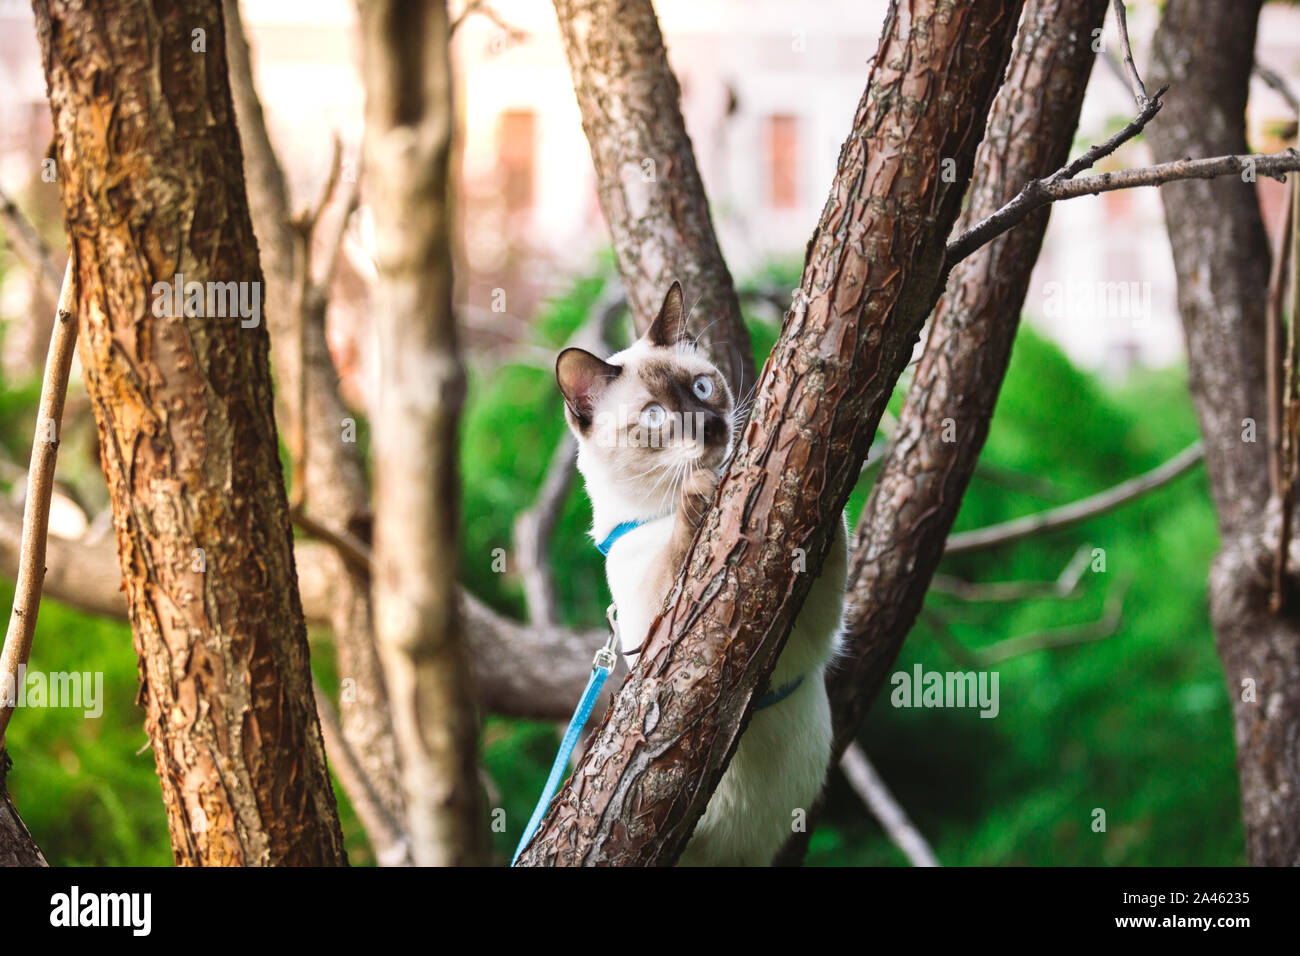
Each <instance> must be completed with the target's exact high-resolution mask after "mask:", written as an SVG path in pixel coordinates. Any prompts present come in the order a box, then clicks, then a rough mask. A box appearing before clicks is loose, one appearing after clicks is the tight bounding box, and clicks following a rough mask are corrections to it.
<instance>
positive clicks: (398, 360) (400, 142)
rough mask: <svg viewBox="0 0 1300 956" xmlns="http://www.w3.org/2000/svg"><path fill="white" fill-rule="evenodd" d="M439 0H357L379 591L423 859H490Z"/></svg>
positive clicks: (447, 74)
mask: <svg viewBox="0 0 1300 956" xmlns="http://www.w3.org/2000/svg"><path fill="white" fill-rule="evenodd" d="M449 33H450V31H449V27H448V21H447V10H446V7H445V6H444V5H443V2H442V0H422V2H419V3H409V4H408V3H400V2H395V0H364V2H363V3H362V4H361V42H362V55H363V76H364V78H365V84H366V136H365V165H366V188H367V193H368V196H369V199H370V203H371V206H372V208H373V210H374V214H375V244H376V252H377V262H378V266H379V283H378V286H377V289H376V295H375V300H376V301H375V309H374V316H375V329H376V339H377V342H378V347H379V372H378V382H379V390H378V395H377V398H376V402H375V408H374V410H373V414H372V415H371V428H372V436H373V442H374V454H375V543H374V559H373V561H374V567H373V581H372V593H373V596H374V614H375V636H376V639H377V641H378V644H379V649H380V657H381V659H382V660H383V663H384V671H385V675H386V677H387V684H388V691H389V697H390V699H391V701H392V705H393V724H394V729H395V731H396V734H397V741H398V746H399V748H400V752H401V758H402V769H403V776H404V780H405V793H406V802H407V806H408V808H409V816H410V828H411V836H412V839H413V842H414V847H413V849H414V855H415V862H416V863H417V864H420V865H424V866H431V865H457V864H462V865H463V864H475V863H481V862H483V860H484V859H485V854H486V834H487V828H486V818H485V816H484V815H483V813H482V812H481V800H480V795H479V779H478V760H477V752H478V750H477V748H478V724H477V715H476V713H475V691H474V684H473V676H472V672H471V670H470V664H469V659H468V654H467V651H466V638H465V633H464V629H463V626H462V624H461V620H462V615H461V611H460V608H459V603H460V589H459V586H458V584H457V581H458V571H459V547H458V543H457V537H458V528H457V523H458V516H459V508H458V501H459V491H460V488H459V480H458V474H457V462H456V448H457V445H456V435H457V428H458V424H459V418H460V409H461V405H462V403H463V401H464V392H465V373H464V369H463V368H462V366H461V363H460V355H459V351H458V346H457V340H456V323H455V314H454V312H453V311H452V300H451V294H452V273H451V248H450V243H449V235H450V229H449V228H448V224H449V222H450V217H451V210H450V202H449V200H450V191H449V188H448V170H449V159H450V154H451V137H452V127H453V105H452V92H451V62H450V51H449V49H448V37H449Z"/></svg>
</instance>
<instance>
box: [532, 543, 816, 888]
mask: <svg viewBox="0 0 1300 956" xmlns="http://www.w3.org/2000/svg"><path fill="white" fill-rule="evenodd" d="M643 524H645V522H644V521H624V522H621V523H620V524H617V525H615V526H614V530H613V531H611V532H610V533H609V534H607V535H605V538H604V540H603V541H599V542H597V544H596V550H597V551H599V552H600V553H601V554H603V555H605V556H606V557H608V556H609V549H610V548H612V547H613V546H614V542H615V541H617V540H618V539H619V538H621V537H623V535H625V534H627V533H628V532H629V531H632V530H633V529H635V528H639V527H641V525H643ZM605 618H606V620H607V621H608V623H609V639H608V640H606V641H605V644H604V646H603V647H601V649H600V650H598V651H597V652H596V657H595V659H594V660H593V661H592V662H591V676H590V677H588V678H587V687H586V689H585V690H583V692H582V699H581V700H579V701H578V708H577V709H576V710H575V711H574V712H573V717H572V718H571V719H570V720H569V726H568V729H567V730H565V731H564V739H563V740H561V741H560V750H559V752H558V753H557V754H556V755H555V762H554V763H552V764H551V772H550V775H549V776H548V777H547V778H546V786H545V787H543V788H542V796H541V799H539V800H538V801H537V806H536V807H535V808H534V809H533V815H532V816H531V817H530V818H529V820H528V826H527V827H525V828H524V835H523V838H522V839H520V841H519V845H518V846H517V847H515V855H514V857H513V858H512V859H511V861H510V865H511V866H514V865H515V862H516V861H517V860H518V859H519V854H521V853H523V852H524V847H526V846H528V841H529V840H531V839H532V838H533V834H534V833H536V832H537V827H538V826H539V825H540V824H541V822H542V818H543V817H545V816H546V810H547V808H548V807H549V806H550V804H551V799H552V798H553V797H554V796H555V791H556V790H558V789H559V788H560V780H561V779H562V778H563V776H564V771H565V769H566V768H567V767H568V766H569V758H570V757H572V756H573V749H574V748H575V747H576V746H577V745H578V738H579V737H580V736H582V730H583V728H584V727H586V726H587V721H588V720H589V719H590V718H591V712H592V710H593V709H595V706H596V701H597V700H598V699H599V698H600V691H601V688H602V687H604V686H605V681H606V680H608V679H609V675H610V674H612V673H614V665H615V664H616V663H617V662H618V654H617V650H616V649H617V647H618V627H617V625H616V624H615V618H614V605H612V604H611V605H610V606H609V609H608V610H607V611H606V612H605ZM802 683H803V675H802V674H800V675H799V676H798V677H796V678H795V679H794V680H792V681H790V682H789V683H786V684H782V685H781V686H780V687H777V688H776V689H774V690H769V691H768V692H767V693H766V694H764V695H763V696H762V697H760V698H759V699H758V701H757V702H756V703H755V704H754V710H755V711H760V710H762V709H763V708H765V707H771V706H772V705H773V704H779V703H781V701H783V700H785V699H786V698H787V697H789V696H790V695H791V694H793V693H794V692H795V691H797V690H798V689H799V685H800V684H802Z"/></svg>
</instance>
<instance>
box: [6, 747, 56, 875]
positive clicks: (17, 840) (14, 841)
mask: <svg viewBox="0 0 1300 956" xmlns="http://www.w3.org/2000/svg"><path fill="white" fill-rule="evenodd" d="M4 758H5V754H4V753H3V751H0V761H3V760H4ZM4 773H5V768H4V767H3V766H0V867H9V866H45V865H46V863H45V856H44V855H43V854H42V853H41V848H40V847H39V846H37V845H36V841H35V840H34V839H33V838H32V834H31V832H30V831H29V830H28V829H27V824H25V823H23V820H22V817H20V816H19V815H18V809H17V808H16V807H15V806H14V803H13V800H11V799H10V798H9V791H8V790H6V789H5V785H4Z"/></svg>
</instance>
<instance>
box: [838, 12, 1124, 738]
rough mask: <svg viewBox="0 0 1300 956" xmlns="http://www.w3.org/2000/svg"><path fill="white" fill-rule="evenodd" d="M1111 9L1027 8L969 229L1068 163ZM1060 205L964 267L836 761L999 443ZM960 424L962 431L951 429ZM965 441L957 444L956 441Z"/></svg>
mask: <svg viewBox="0 0 1300 956" xmlns="http://www.w3.org/2000/svg"><path fill="white" fill-rule="evenodd" d="M1106 6H1107V0H1084V2H1080V0H1028V2H1027V3H1026V4H1025V15H1024V17H1023V18H1022V24H1021V27H1020V31H1019V33H1018V34H1017V37H1016V48H1015V52H1014V53H1013V54H1012V57H1011V63H1010V65H1009V67H1008V69H1007V77H1006V80H1005V82H1004V83H1003V85H1002V88H1001V89H1000V90H999V91H998V96H997V98H996V100H995V101H994V104H993V109H992V111H991V112H990V115H989V123H988V129H987V131H986V132H985V135H984V141H983V142H982V143H981V144H980V148H979V152H978V153H977V155H976V160H975V176H974V180H973V182H972V184H971V190H970V199H969V202H968V204H967V207H966V209H965V211H964V212H963V213H962V218H961V221H960V222H959V223H958V227H957V230H956V231H958V232H960V231H961V230H963V229H966V228H969V227H970V226H971V225H973V224H974V223H976V222H979V221H980V220H981V219H983V218H984V217H985V216H988V215H990V214H991V213H993V212H995V211H996V210H997V209H999V208H1000V207H1001V206H1002V205H1004V204H1005V203H1007V202H1009V201H1010V200H1011V199H1012V198H1013V197H1014V196H1015V195H1016V193H1017V192H1018V191H1019V189H1020V187H1021V186H1022V185H1024V184H1025V183H1026V182H1027V181H1029V180H1031V179H1038V178H1041V177H1044V176H1047V175H1049V174H1051V173H1052V172H1054V171H1055V170H1057V169H1059V168H1060V167H1061V166H1062V165H1063V164H1064V163H1065V161H1066V159H1067V158H1068V154H1069V150H1070V144H1071V142H1072V140H1073V137H1074V131H1075V128H1076V127H1077V126H1078V122H1079V110H1080V108H1081V107H1082V105H1083V94H1084V90H1085V89H1086V87H1087V85H1088V75H1089V73H1090V71H1091V69H1092V62H1093V59H1094V54H1093V51H1092V41H1093V32H1092V31H1093V30H1094V29H1096V28H1098V27H1100V26H1101V24H1102V21H1103V19H1104V17H1105V13H1106ZM1047 218H1048V209H1047V208H1044V209H1041V210H1039V211H1038V212H1035V213H1034V214H1032V215H1031V216H1030V217H1029V219H1027V220H1026V221H1025V222H1023V223H1021V224H1020V225H1019V226H1017V227H1016V228H1015V229H1013V230H1012V231H1011V232H1009V233H1007V234H1006V235H1003V236H1001V237H1000V238H998V239H996V240H994V241H993V242H991V243H989V244H988V245H986V246H984V247H983V248H981V249H979V250H978V251H977V252H975V253H974V254H973V255H972V256H971V257H970V258H968V259H965V260H964V261H962V262H961V263H959V264H958V265H957V267H956V268H955V269H954V270H953V271H952V274H951V275H950V276H949V278H948V283H947V287H946V290H945V292H944V294H943V297H942V298H941V299H940V300H939V304H938V306H937V308H936V309H935V313H934V319H933V321H932V323H931V328H930V335H929V338H928V339H927V341H926V346H925V351H924V353H923V354H922V358H921V361H920V363H919V364H918V365H917V368H916V371H915V375H914V377H913V379H912V385H911V387H910V389H909V390H908V393H907V400H906V402H905V403H904V405H903V410H902V412H901V413H900V414H899V419H898V427H897V430H896V431H895V434H894V438H893V441H892V443H891V444H890V448H889V451H888V452H887V454H886V456H885V460H884V462H883V464H882V466H881V470H880V475H879V477H878V478H877V479H876V483H875V485H874V487H873V488H872V492H871V497H870V499H869V500H868V502H867V506H866V508H865V509H864V510H863V512H862V517H861V519H860V520H859V522H858V527H857V530H856V532H855V534H854V539H853V545H852V551H851V553H850V557H849V582H850V587H849V600H850V602H851V605H852V607H853V614H852V615H851V617H850V619H849V621H848V627H847V638H848V645H849V646H848V655H847V658H848V659H847V660H846V661H845V662H844V663H843V664H842V665H841V666H839V667H836V668H835V669H834V670H833V671H832V672H831V673H830V674H829V675H828V677H827V684H828V686H829V689H830V692H831V705H832V710H833V712H834V715H835V725H836V740H835V751H834V752H835V756H836V757H837V758H838V756H839V754H840V753H842V752H843V750H844V748H845V746H847V745H848V743H849V741H850V740H851V739H852V737H853V734H854V733H855V731H856V730H857V728H858V725H859V724H860V723H861V722H862V718H863V716H865V714H866V712H867V710H868V709H869V708H870V706H871V702H872V701H873V700H874V699H875V697H876V695H877V693H879V691H880V688H881V687H882V686H884V683H885V681H886V680H887V678H888V676H889V671H890V669H891V668H892V667H893V666H894V661H895V660H896V659H897V657H898V651H899V648H901V647H902V645H903V640H904V639H905V638H906V637H907V633H908V631H910V630H911V627H912V625H913V623H915V621H916V616H917V614H918V613H919V612H920V609H921V604H922V602H923V601H924V599H925V593H926V591H927V590H928V589H929V587H930V581H931V579H932V578H933V577H934V572H935V569H936V568H937V567H938V564H939V559H940V558H941V557H942V556H943V549H944V543H945V542H946V541H947V539H948V533H949V531H951V530H952V525H953V521H954V520H955V519H956V517H957V512H958V510H959V509H960V507H961V500H962V497H963V496H964V495H965V493H966V488H967V486H968V485H969V483H970V478H971V475H972V473H973V472H974V470H975V462H976V460H977V459H978V458H979V453H980V450H981V449H982V448H983V447H984V440H985V438H986V437H987V436H988V428H989V421H990V419H991V418H992V416H993V409H994V406H995V405H996V404H997V398H998V392H999V390H1000V389H1001V388H1002V379H1003V377H1004V376H1005V374H1006V370H1007V363H1008V361H1009V360H1010V358H1011V346H1012V343H1013V342H1014V341H1015V336H1016V330H1017V328H1018V327H1019V324H1020V311H1021V309H1022V308H1023V306H1024V301H1025V294H1026V291H1027V290H1028V288H1029V278H1030V274H1031V273H1032V272H1033V268H1034V263H1035V262H1036V261H1037V259H1038V252H1039V248H1040V247H1041V245H1042V241H1043V233H1044V232H1045V231H1046V229H1047ZM948 420H951V421H952V423H953V426H952V429H951V431H949V429H947V428H945V422H947V421H948ZM953 435H955V440H948V441H946V440H945V438H951V437H952V436H953Z"/></svg>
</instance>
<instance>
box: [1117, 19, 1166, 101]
mask: <svg viewBox="0 0 1300 956" xmlns="http://www.w3.org/2000/svg"><path fill="white" fill-rule="evenodd" d="M1111 5H1112V7H1114V10H1115V26H1116V27H1118V28H1119V42H1120V45H1121V46H1122V47H1123V48H1124V69H1125V70H1126V71H1127V72H1128V78H1129V84H1130V85H1131V86H1132V88H1133V99H1134V100H1136V101H1137V106H1138V109H1139V110H1142V109H1146V106H1147V104H1148V103H1149V102H1150V100H1148V99H1147V88H1146V87H1145V86H1143V85H1142V77H1140V76H1138V70H1137V64H1136V63H1134V62H1133V46H1132V44H1131V43H1129V40H1128V14H1127V12H1126V11H1125V10H1124V0H1112V3H1111ZM1159 98H1160V94H1159V93H1157V94H1156V99H1159Z"/></svg>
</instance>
